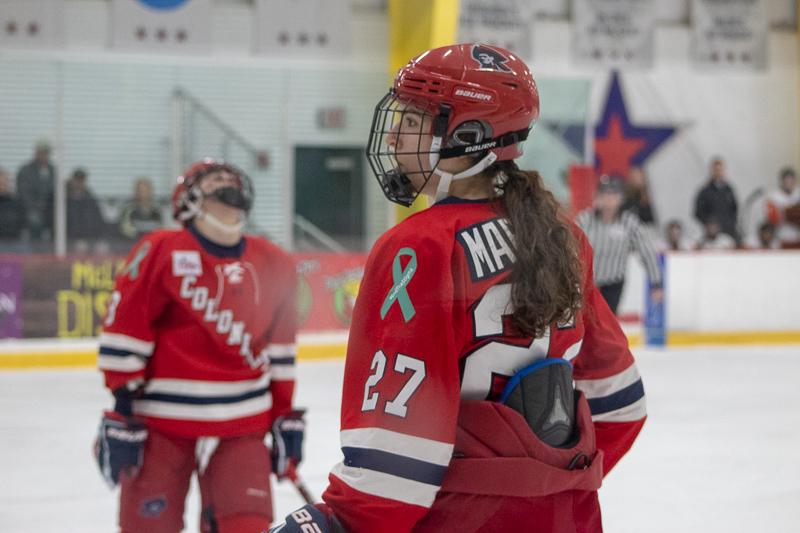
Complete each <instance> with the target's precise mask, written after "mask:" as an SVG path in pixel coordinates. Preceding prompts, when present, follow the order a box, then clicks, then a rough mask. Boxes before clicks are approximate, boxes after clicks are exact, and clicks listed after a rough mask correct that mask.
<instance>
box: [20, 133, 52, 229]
mask: <svg viewBox="0 0 800 533" xmlns="http://www.w3.org/2000/svg"><path fill="white" fill-rule="evenodd" d="M55 179H56V169H55V167H54V166H53V164H52V163H51V162H50V145H49V144H48V143H47V141H44V140H42V141H39V142H38V143H36V147H35V149H34V156H33V160H31V161H30V162H29V163H27V164H26V165H23V166H22V167H21V168H20V169H19V172H18V173H17V196H18V198H19V199H20V200H21V201H22V205H23V206H24V208H25V218H26V226H27V229H28V235H29V237H30V239H31V240H33V241H42V240H43V241H49V240H50V239H51V238H52V236H53V195H54V191H55V189H54V187H55Z"/></svg>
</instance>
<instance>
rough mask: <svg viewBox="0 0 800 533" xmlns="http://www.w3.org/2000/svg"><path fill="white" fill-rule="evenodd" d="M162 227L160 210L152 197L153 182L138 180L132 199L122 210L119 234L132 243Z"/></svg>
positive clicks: (146, 179)
mask: <svg viewBox="0 0 800 533" xmlns="http://www.w3.org/2000/svg"><path fill="white" fill-rule="evenodd" d="M162 225H163V221H162V219H161V209H160V208H159V206H158V204H157V203H156V202H155V199H154V197H153V182H152V181H150V179H148V178H139V179H137V180H136V183H134V186H133V199H132V200H131V201H130V202H128V203H127V204H126V205H125V207H123V208H122V213H120V216H119V223H118V225H117V227H118V229H119V233H120V234H121V235H122V236H123V237H125V238H126V239H130V240H132V241H136V240H139V238H140V237H141V236H142V235H144V234H145V233H148V232H150V231H153V230H154V229H158V228H160V227H161V226H162Z"/></svg>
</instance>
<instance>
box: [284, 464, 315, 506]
mask: <svg viewBox="0 0 800 533" xmlns="http://www.w3.org/2000/svg"><path fill="white" fill-rule="evenodd" d="M286 477H287V478H288V479H289V481H291V482H292V485H294V488H295V489H297V492H298V493H299V494H300V496H301V497H302V498H303V500H305V502H306V503H308V504H310V505H314V503H316V501H315V500H314V497H313V496H312V495H311V491H310V490H308V487H307V486H306V484H305V483H304V482H303V480H302V479H300V474H298V473H297V467H295V464H294V462H290V463H289V467H288V468H287V469H286Z"/></svg>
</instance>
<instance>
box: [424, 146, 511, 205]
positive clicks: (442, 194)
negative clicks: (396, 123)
mask: <svg viewBox="0 0 800 533" xmlns="http://www.w3.org/2000/svg"><path fill="white" fill-rule="evenodd" d="M441 146H442V138H441V137H434V138H433V140H432V141H431V153H430V155H429V156H428V157H429V161H430V164H431V168H433V169H435V170H434V171H433V172H434V173H435V174H438V175H439V186H438V187H436V195H435V197H434V199H433V202H434V203H436V202H439V201H441V200H444V199H445V198H447V195H448V194H449V193H450V185H451V184H452V182H453V181H455V180H460V179H463V178H469V177H470V176H474V175H475V174H478V173H480V172H483V171H484V170H485V169H486V168H488V167H489V166H490V165H491V164H492V163H494V162H495V160H496V159H497V154H495V153H494V152H489V153H488V154H486V155H485V156H484V157H483V158H482V159H481V160H480V161H478V162H477V163H475V164H474V165H472V166H471V167H469V168H468V169H466V170H462V171H461V172H459V173H458V174H451V173H449V172H445V171H444V170H441V169H439V168H438V167H437V164H438V163H439V149H440V148H441Z"/></svg>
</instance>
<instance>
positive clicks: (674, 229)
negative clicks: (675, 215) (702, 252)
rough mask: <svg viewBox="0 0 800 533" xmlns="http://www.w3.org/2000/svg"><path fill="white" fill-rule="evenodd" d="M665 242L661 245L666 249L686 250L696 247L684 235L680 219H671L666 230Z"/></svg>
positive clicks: (674, 250) (673, 250)
mask: <svg viewBox="0 0 800 533" xmlns="http://www.w3.org/2000/svg"><path fill="white" fill-rule="evenodd" d="M664 238H665V240H664V243H663V244H662V246H661V249H662V250H665V251H672V252H678V251H686V250H692V249H694V248H695V246H693V244H692V243H691V242H690V241H689V239H687V238H686V237H684V235H683V224H681V223H680V221H679V220H674V219H673V220H670V221H669V222H667V227H666V229H665V230H664Z"/></svg>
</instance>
